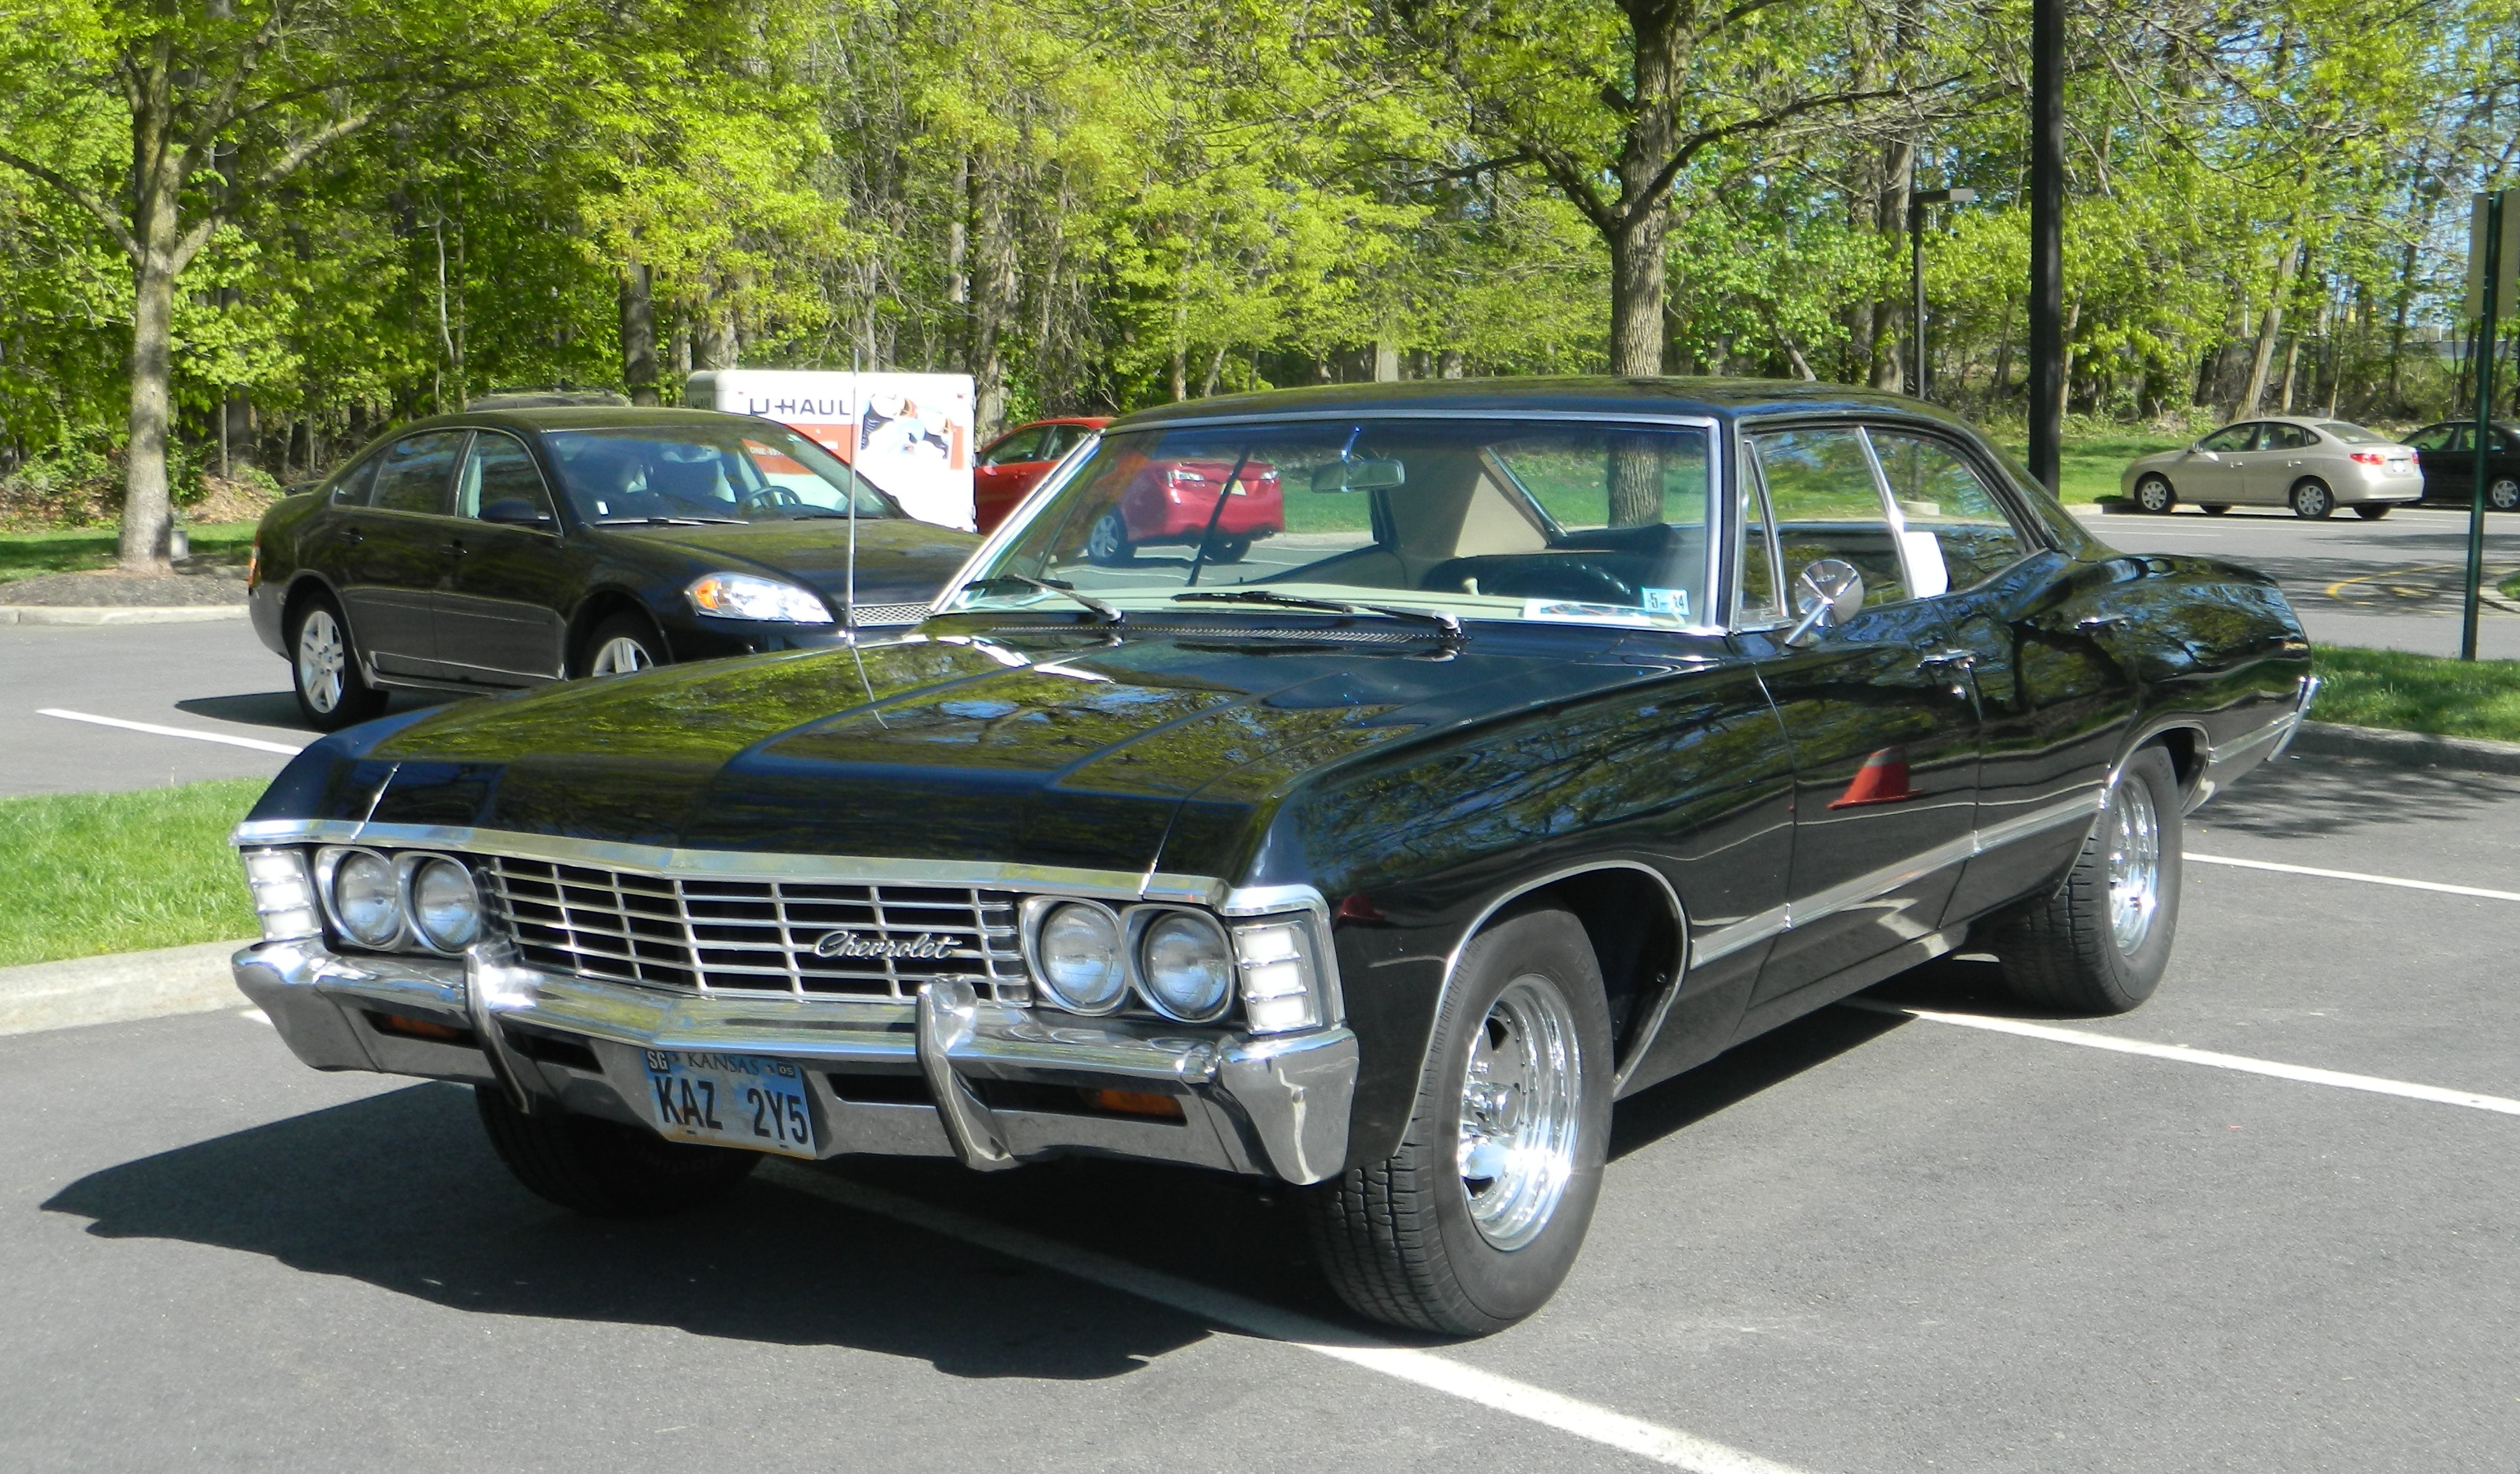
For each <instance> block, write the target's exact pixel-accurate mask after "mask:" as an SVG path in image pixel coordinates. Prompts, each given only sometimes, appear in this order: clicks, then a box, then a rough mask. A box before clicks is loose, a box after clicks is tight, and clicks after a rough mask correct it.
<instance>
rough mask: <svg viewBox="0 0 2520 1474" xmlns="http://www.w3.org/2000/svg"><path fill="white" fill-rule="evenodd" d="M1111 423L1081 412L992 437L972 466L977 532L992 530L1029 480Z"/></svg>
mask: <svg viewBox="0 0 2520 1474" xmlns="http://www.w3.org/2000/svg"><path fill="white" fill-rule="evenodd" d="M1110 423H1111V422H1110V421H1109V420H1108V419H1104V418H1098V417H1092V416H1083V415H1079V416H1073V417H1070V418H1068V419H1063V420H1035V421H1033V422H1031V423H1030V424H1028V425H1018V426H1016V427H1015V428H1014V429H1012V430H1010V431H1008V432H1007V433H1006V434H1005V435H1002V436H1000V437H998V438H996V439H994V440H991V441H990V442H989V443H988V444H987V445H986V446H985V447H983V448H982V449H981V451H980V458H979V461H978V463H977V464H976V465H974V466H973V467H972V468H971V510H972V513H973V515H974V516H975V517H976V518H977V520H978V523H979V529H980V531H981V532H982V534H984V535H985V534H987V533H989V532H994V531H996V530H997V527H998V524H999V523H1002V522H1004V521H1006V520H1007V514H1008V513H1010V512H1012V511H1013V510H1014V509H1015V508H1016V507H1017V506H1018V505H1019V504H1021V503H1022V501H1023V499H1024V493H1025V492H1028V491H1030V490H1031V489H1032V487H1033V483H1035V482H1038V481H1040V480H1041V479H1042V477H1043V475H1044V474H1046V473H1047V472H1048V471H1049V470H1050V468H1051V467H1053V466H1056V465H1057V464H1058V460H1059V457H1061V456H1063V455H1065V454H1067V452H1068V451H1069V450H1071V449H1073V448H1074V447H1075V445H1076V442H1077V441H1079V440H1081V439H1084V438H1085V437H1086V436H1087V435H1088V434H1090V433H1092V432H1094V431H1097V430H1101V429H1102V427H1103V426H1105V425H1108V424H1110Z"/></svg>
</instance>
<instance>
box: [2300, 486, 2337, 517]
mask: <svg viewBox="0 0 2520 1474" xmlns="http://www.w3.org/2000/svg"><path fill="white" fill-rule="evenodd" d="M2335 510H2336V493H2335V492H2333V491H2330V490H2328V489H2327V483H2325V482H2318V481H2306V482H2303V483H2302V484H2299V485H2297V486H2295V487H2293V488H2292V515H2293V516H2295V517H2298V518H2300V519H2302V520H2303V521H2305V522H2319V521H2323V520H2325V518H2326V517H2327V515H2328V514H2329V513H2331V512H2334V511H2335Z"/></svg>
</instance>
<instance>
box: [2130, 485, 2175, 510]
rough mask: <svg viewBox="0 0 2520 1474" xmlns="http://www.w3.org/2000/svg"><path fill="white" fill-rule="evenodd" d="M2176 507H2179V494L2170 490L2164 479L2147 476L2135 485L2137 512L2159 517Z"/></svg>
mask: <svg viewBox="0 0 2520 1474" xmlns="http://www.w3.org/2000/svg"><path fill="white" fill-rule="evenodd" d="M2177 505H2179V493H2178V492H2176V491H2173V490H2171V489H2170V483H2169V482H2168V481H2167V480H2165V479H2164V478H2161V477H2158V476H2147V477H2145V478H2144V479H2143V480H2141V481H2139V482H2137V483H2136V484H2135V509H2136V510H2137V511H2138V512H2149V513H2151V514H2152V515H2153V516H2155V517H2159V516H2162V515H2164V514H2166V513H2168V512H2169V511H2170V509H2171V508H2173V507H2175V506H2177Z"/></svg>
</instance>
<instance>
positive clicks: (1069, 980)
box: [1033, 901, 1129, 1013]
mask: <svg viewBox="0 0 2520 1474" xmlns="http://www.w3.org/2000/svg"><path fill="white" fill-rule="evenodd" d="M1033 949H1034V950H1035V951H1036V952H1037V953H1038V954H1039V955H1040V958H1041V981H1042V985H1043V986H1044V987H1045V988H1047V989H1048V990H1049V991H1050V996H1051V1000H1052V1001H1053V1002H1056V1003H1057V1005H1058V1006H1059V1007H1061V1008H1064V1009H1066V1010H1067V1011H1068V1012H1070V1013H1109V1012H1110V1011H1111V1010H1112V1009H1114V1008H1117V1007H1119V1006H1120V999H1121V997H1122V996H1123V995H1125V994H1126V993H1127V992H1128V990H1129V975H1128V970H1127V969H1126V968H1124V967H1123V966H1121V961H1120V924H1119V922H1118V921H1116V920H1114V919H1113V918H1112V915H1111V913H1110V912H1108V911H1106V910H1104V909H1102V907H1101V906H1091V905H1081V904H1079V903H1077V902H1075V901H1070V902H1068V903H1067V904H1065V905H1062V906H1056V907H1053V908H1052V910H1051V912H1050V914H1049V915H1047V916H1044V917H1043V918H1042V919H1041V930H1040V931H1039V932H1038V933H1036V934H1035V936H1034V942H1033Z"/></svg>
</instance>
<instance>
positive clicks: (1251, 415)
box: [1112, 374, 1960, 430]
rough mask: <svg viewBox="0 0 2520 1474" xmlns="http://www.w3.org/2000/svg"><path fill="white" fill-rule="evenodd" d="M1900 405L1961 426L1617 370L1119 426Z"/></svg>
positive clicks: (1927, 407)
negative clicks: (1343, 416)
mask: <svg viewBox="0 0 2520 1474" xmlns="http://www.w3.org/2000/svg"><path fill="white" fill-rule="evenodd" d="M1885 409H1886V410H1896V411H1898V412H1899V413H1901V414H1902V415H1905V416H1912V417H1915V418H1920V419H1928V420H1937V421H1941V422H1943V423H1945V424H1952V425H1957V424H1958V423H1960V422H1958V421H1957V420H1955V419H1954V418H1953V417H1952V416H1951V415H1950V414H1949V413H1948V412H1946V411H1944V410H1942V409H1940V408H1937V407H1936V406H1934V405H1931V404H1927V403H1924V402H1923V401H1921V400H1916V399H1911V398H1908V397H1906V396H1904V395H1900V394H1891V393H1884V392H1880V391H1877V390H1868V389H1853V388H1850V387H1848V386H1846V385H1843V384H1820V383H1807V382H1804V381H1801V380H1794V379H1711V378H1710V379H1682V378H1666V379H1642V378H1621V377H1617V376H1614V375H1608V374H1603V375H1597V376H1591V377H1575V376H1568V377H1563V378H1529V379H1413V380H1405V381H1403V382H1400V383H1397V384H1387V383H1386V384H1324V385H1313V386H1308V387H1306V388H1302V389H1280V390H1265V391H1262V392H1256V393H1243V394H1223V395H1219V396H1217V397H1215V398H1212V399H1187V400H1183V401H1181V402H1179V403H1174V404H1163V405H1158V406H1156V407H1154V408H1152V409H1142V410H1139V411H1138V412H1136V413H1135V414H1130V415H1124V416H1122V417H1121V418H1120V419H1118V420H1116V421H1114V422H1113V427H1112V428H1114V429H1117V430H1139V429H1147V428H1151V427H1156V426H1164V425H1192V424H1198V423H1201V422H1220V421H1221V422H1231V421H1236V420H1248V419H1264V418H1275V417H1277V416H1280V415H1335V414H1338V413H1340V412H1342V411H1351V410H1352V411H1358V412H1368V413H1373V414H1380V415H1389V414H1406V413H1409V412H1411V411H1424V412H1427V413H1430V414H1463V413H1479V412H1486V413H1491V414H1532V413H1542V414H1547V413H1557V414H1602V415H1687V416H1703V417H1706V418H1710V419H1734V418H1738V417H1741V416H1744V415H1753V414H1771V413H1854V412H1872V413H1878V412H1880V411H1882V410H1885Z"/></svg>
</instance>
